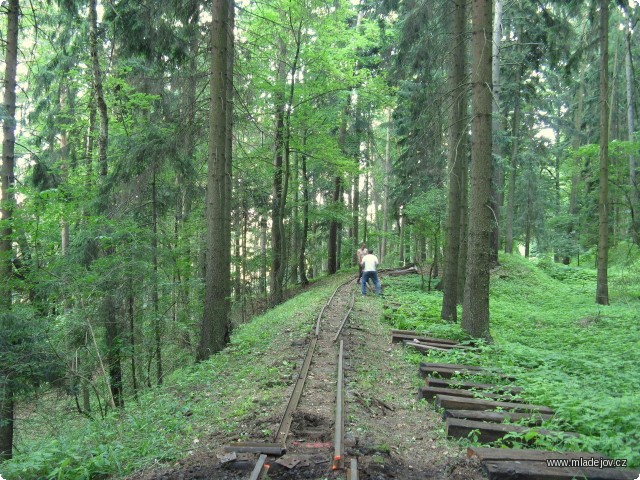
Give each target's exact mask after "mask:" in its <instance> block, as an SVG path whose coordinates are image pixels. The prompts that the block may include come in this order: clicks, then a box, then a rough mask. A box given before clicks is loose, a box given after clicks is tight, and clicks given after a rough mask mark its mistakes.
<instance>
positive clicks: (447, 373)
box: [420, 363, 515, 381]
mask: <svg viewBox="0 0 640 480" xmlns="http://www.w3.org/2000/svg"><path fill="white" fill-rule="evenodd" d="M434 373H437V374H438V375H440V376H441V377H444V378H451V377H453V376H454V375H484V376H487V377H499V378H504V379H505V380H508V381H514V380H515V378H514V377H510V376H508V375H502V374H500V373H494V372H491V371H488V370H482V369H478V368H475V369H467V368H463V367H455V368H451V367H438V366H428V364H425V363H422V364H420V375H421V376H422V377H427V376H430V375H433V374H434Z"/></svg>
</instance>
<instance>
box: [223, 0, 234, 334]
mask: <svg viewBox="0 0 640 480" xmlns="http://www.w3.org/2000/svg"><path fill="white" fill-rule="evenodd" d="M226 13H227V25H226V27H227V28H226V31H225V34H226V41H227V52H226V57H227V58H226V62H227V64H226V75H225V78H226V84H225V89H226V95H225V105H224V108H225V113H226V116H225V130H226V132H225V134H226V138H225V143H224V149H225V154H224V157H225V163H224V191H225V203H224V225H225V227H224V229H223V230H224V232H223V233H224V235H225V239H224V243H223V245H224V256H225V259H224V271H225V273H224V275H225V276H226V277H225V278H227V279H229V280H228V281H227V282H223V287H224V289H225V292H224V301H225V306H224V309H225V311H226V315H227V331H226V335H225V343H226V342H227V341H228V340H229V335H230V331H231V318H230V312H231V278H230V276H231V197H232V191H233V168H232V167H233V162H232V159H233V157H232V155H233V105H234V103H233V91H234V90H233V67H234V51H235V36H234V30H235V21H236V11H235V1H234V0H227V12H226Z"/></svg>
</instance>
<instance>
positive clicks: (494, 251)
mask: <svg viewBox="0 0 640 480" xmlns="http://www.w3.org/2000/svg"><path fill="white" fill-rule="evenodd" d="M494 10H495V11H494V19H493V43H492V57H493V60H492V64H491V67H492V68H491V72H492V73H491V75H492V77H493V119H492V123H491V130H492V132H493V145H492V150H493V175H492V178H491V188H492V191H491V210H492V211H493V217H494V218H493V229H492V231H491V263H492V264H493V265H497V263H498V251H499V250H500V210H501V208H502V201H503V193H502V191H503V188H504V169H503V167H502V145H501V142H500V140H499V139H498V134H499V133H500V124H501V121H500V94H501V91H502V84H501V83H500V82H501V79H500V43H501V41H502V0H495V5H494Z"/></svg>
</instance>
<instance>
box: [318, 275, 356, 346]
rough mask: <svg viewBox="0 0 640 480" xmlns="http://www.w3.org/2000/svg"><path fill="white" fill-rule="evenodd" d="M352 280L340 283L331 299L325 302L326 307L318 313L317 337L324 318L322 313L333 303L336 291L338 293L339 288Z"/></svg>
mask: <svg viewBox="0 0 640 480" xmlns="http://www.w3.org/2000/svg"><path fill="white" fill-rule="evenodd" d="M350 281H351V280H349V281H347V282H344V283H341V284H340V285H338V286H337V287H336V289H335V290H334V291H333V294H332V295H331V297H330V298H329V300H327V303H325V304H324V307H322V310H320V313H319V314H318V318H317V319H316V337H317V336H318V335H320V320H321V319H322V314H323V313H324V310H325V308H327V307H328V306H329V304H330V303H331V301H332V300H333V297H335V296H336V293H338V290H340V289H341V288H342V287H344V286H345V285H346V284H347V283H349V282H350Z"/></svg>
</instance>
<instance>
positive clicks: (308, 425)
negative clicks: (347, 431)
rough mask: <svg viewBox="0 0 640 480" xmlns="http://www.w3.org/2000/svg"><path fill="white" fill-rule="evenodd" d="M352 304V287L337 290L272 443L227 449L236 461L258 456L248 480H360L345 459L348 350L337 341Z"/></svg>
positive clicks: (351, 461)
mask: <svg viewBox="0 0 640 480" xmlns="http://www.w3.org/2000/svg"><path fill="white" fill-rule="evenodd" d="M341 290H342V291H341ZM352 290H353V291H352ZM338 292H341V294H340V295H337V294H338ZM354 303H355V290H354V289H353V283H352V281H350V282H348V283H345V284H342V285H340V286H338V287H337V288H336V290H335V291H334V293H333V295H332V296H331V298H330V299H329V300H328V301H327V302H326V304H325V305H324V307H323V308H322V310H321V311H320V313H319V315H318V317H317V320H316V325H315V329H314V331H313V332H312V333H311V335H310V340H309V344H308V347H307V352H306V355H305V358H304V360H303V362H302V366H301V368H300V371H299V373H298V377H297V380H296V382H295V385H294V387H293V391H292V393H291V396H290V397H289V401H288V402H287V405H286V408H285V410H284V413H283V415H282V417H281V421H280V424H279V426H278V428H277V430H276V432H275V433H274V435H273V436H272V440H273V441H272V442H271V443H264V442H239V443H234V444H231V445H229V446H227V447H226V448H225V450H227V451H228V452H229V454H230V455H232V456H235V455H238V454H247V453H249V454H254V455H255V454H258V455H259V457H258V460H257V462H256V463H255V465H254V467H253V470H252V471H251V474H250V476H249V477H248V478H249V480H259V479H264V478H267V475H268V478H270V479H276V478H282V479H285V478H286V479H290V478H334V479H336V478H340V479H346V480H357V479H358V466H357V460H356V459H355V458H350V459H345V450H344V412H345V408H344V388H343V387H344V375H343V365H344V363H345V355H344V351H345V347H344V342H343V340H339V338H340V335H341V332H342V331H343V329H344V326H345V324H346V322H347V320H348V318H349V315H350V313H351V311H352V309H353V306H354Z"/></svg>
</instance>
